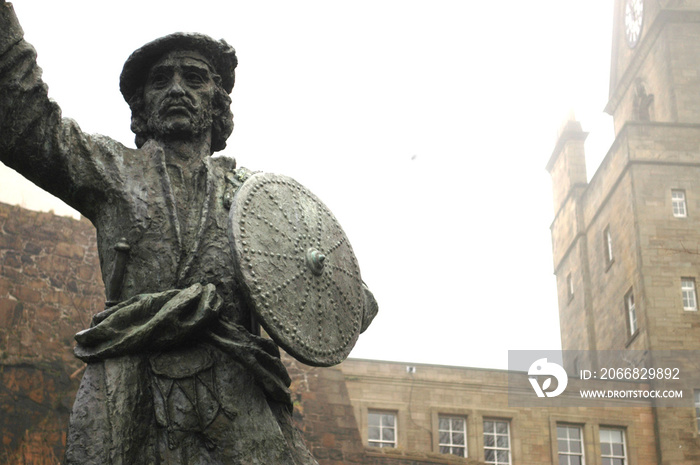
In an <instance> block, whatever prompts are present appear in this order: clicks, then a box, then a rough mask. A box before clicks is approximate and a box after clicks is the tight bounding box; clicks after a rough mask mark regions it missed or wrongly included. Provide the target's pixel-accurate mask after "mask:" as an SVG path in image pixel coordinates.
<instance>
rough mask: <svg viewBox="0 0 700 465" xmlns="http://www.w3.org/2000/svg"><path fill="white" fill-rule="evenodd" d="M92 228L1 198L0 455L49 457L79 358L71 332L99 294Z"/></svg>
mask: <svg viewBox="0 0 700 465" xmlns="http://www.w3.org/2000/svg"><path fill="white" fill-rule="evenodd" d="M98 269H99V267H98V259H97V253H96V248H95V233H94V228H93V227H92V225H91V224H90V223H89V222H88V221H75V220H73V219H70V218H63V217H58V216H55V215H53V214H51V213H38V212H32V211H28V210H24V209H21V208H19V207H11V206H8V205H5V204H0V437H2V444H0V463H8V464H25V463H26V464H42V465H43V464H53V463H58V462H57V457H61V456H62V455H63V449H64V446H65V430H66V425H67V424H68V415H69V413H70V408H71V406H72V404H73V398H74V396H75V390H76V389H77V387H78V383H79V381H80V372H81V368H82V366H83V363H82V362H80V361H79V360H77V359H76V358H75V357H73V354H72V346H73V334H75V332H76V331H78V330H80V329H82V328H85V327H87V326H88V325H89V321H90V317H91V315H92V314H94V313H96V312H97V311H99V310H101V308H102V305H103V302H104V298H103V287H102V281H101V279H100V276H99V272H98Z"/></svg>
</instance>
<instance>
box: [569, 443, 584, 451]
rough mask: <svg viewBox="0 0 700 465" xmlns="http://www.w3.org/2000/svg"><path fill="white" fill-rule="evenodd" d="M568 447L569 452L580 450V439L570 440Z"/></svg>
mask: <svg viewBox="0 0 700 465" xmlns="http://www.w3.org/2000/svg"><path fill="white" fill-rule="evenodd" d="M569 448H570V449H571V452H581V442H580V441H570V442H569Z"/></svg>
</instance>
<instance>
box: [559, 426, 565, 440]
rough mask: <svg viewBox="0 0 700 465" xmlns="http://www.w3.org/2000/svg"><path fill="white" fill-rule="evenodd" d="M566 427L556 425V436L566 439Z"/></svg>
mask: <svg viewBox="0 0 700 465" xmlns="http://www.w3.org/2000/svg"><path fill="white" fill-rule="evenodd" d="M566 437H567V436H566V428H565V427H564V426H557V438H558V439H566Z"/></svg>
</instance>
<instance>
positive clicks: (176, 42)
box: [119, 32, 238, 103]
mask: <svg viewBox="0 0 700 465" xmlns="http://www.w3.org/2000/svg"><path fill="white" fill-rule="evenodd" d="M174 50H182V51H196V52H199V53H201V54H202V55H203V56H204V58H206V59H207V61H208V62H209V64H210V65H211V66H212V67H213V68H214V72H215V73H216V74H218V75H219V76H220V77H221V86H222V87H223V88H224V90H225V91H226V92H227V93H229V94H230V93H231V90H232V89H233V83H234V81H235V79H236V75H235V69H236V65H238V58H236V51H235V50H234V49H233V47H231V46H230V45H229V44H227V43H226V41H224V40H223V39H222V40H214V39H212V38H211V37H209V36H207V35H204V34H197V33H191V32H176V33H174V34H170V35H167V36H164V37H160V38H158V39H156V40H154V41H152V42H149V43H147V44H146V45H144V46H143V47H141V48H139V49H137V50H136V51H134V53H132V54H131V56H129V58H127V60H126V63H124V68H123V69H122V74H121V76H120V78H119V90H120V91H121V93H122V95H123V96H124V100H126V101H127V103H128V102H129V101H130V100H131V98H132V97H133V96H134V95H135V94H136V92H137V91H138V89H139V88H140V87H141V86H143V85H144V84H145V82H146V78H147V77H148V72H149V71H150V69H151V66H152V65H153V64H154V63H155V62H156V61H157V60H158V59H160V57H162V56H163V55H165V54H166V53H168V52H171V51H174Z"/></svg>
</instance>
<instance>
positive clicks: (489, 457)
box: [484, 449, 496, 462]
mask: <svg viewBox="0 0 700 465" xmlns="http://www.w3.org/2000/svg"><path fill="white" fill-rule="evenodd" d="M484 458H485V459H486V461H487V462H493V461H495V460H496V451H495V450H493V449H487V450H485V451H484Z"/></svg>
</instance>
